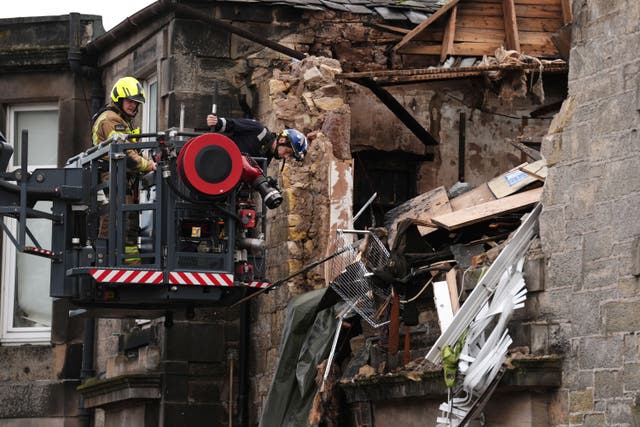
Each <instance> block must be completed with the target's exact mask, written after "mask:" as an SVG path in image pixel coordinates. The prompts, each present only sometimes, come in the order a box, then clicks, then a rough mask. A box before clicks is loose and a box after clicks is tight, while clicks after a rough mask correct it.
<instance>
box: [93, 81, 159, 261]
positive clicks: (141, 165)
mask: <svg viewBox="0 0 640 427" xmlns="http://www.w3.org/2000/svg"><path fill="white" fill-rule="evenodd" d="M144 102H145V95H144V90H143V89H142V85H141V84H140V82H139V81H138V80H137V79H135V78H133V77H122V78H121V79H119V80H118V81H117V82H116V83H115V84H114V85H113V88H112V89H111V102H110V103H109V104H108V105H106V106H105V107H103V108H102V109H101V110H100V111H98V112H97V113H96V114H95V115H94V116H93V118H92V125H91V137H92V140H93V144H94V145H97V144H99V143H101V142H102V141H106V140H108V139H110V138H113V137H119V136H122V139H124V135H127V134H132V133H140V130H139V129H137V128H134V126H133V123H132V122H133V119H134V117H135V116H136V114H137V113H138V107H139V105H140V104H144ZM127 142H130V141H129V140H127ZM126 153H127V157H128V158H127V195H126V198H125V201H126V203H128V204H130V203H138V188H137V187H138V176H139V175H141V174H144V173H147V172H150V171H154V170H156V164H155V162H154V161H153V160H152V159H148V158H145V157H144V156H142V155H141V154H140V152H139V151H138V150H135V149H133V150H127V151H126ZM103 160H104V161H103V172H102V173H101V174H100V179H101V180H102V181H103V182H104V181H108V180H109V172H108V165H109V161H108V159H107V158H105V159H103ZM107 196H108V194H107ZM126 222H127V223H126V234H125V240H126V242H125V245H126V246H125V253H126V254H127V255H128V258H127V259H126V261H125V262H126V263H127V264H140V257H139V256H138V254H139V252H138V246H137V245H138V236H139V234H140V232H139V219H138V215H137V212H129V214H128V215H127V219H126ZM108 227H109V217H108V216H106V215H104V216H102V217H101V218H100V231H99V234H98V237H100V238H103V239H106V238H108V229H109V228H108Z"/></svg>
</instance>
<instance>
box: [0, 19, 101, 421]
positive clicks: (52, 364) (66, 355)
mask: <svg viewBox="0 0 640 427" xmlns="http://www.w3.org/2000/svg"><path fill="white" fill-rule="evenodd" d="M103 31H104V30H103V29H102V23H101V20H100V18H99V17H95V16H85V15H78V14H74V15H73V16H64V17H45V18H15V19H3V20H0V70H1V71H0V131H2V132H3V133H4V134H5V135H6V134H7V129H6V127H7V121H6V119H7V109H8V107H9V106H18V105H29V104H37V103H54V104H56V105H57V108H58V117H59V119H58V129H59V132H58V134H57V135H52V139H51V140H52V143H54V141H57V143H58V164H59V165H63V164H64V162H65V160H66V159H67V158H68V157H70V156H71V155H72V154H75V153H77V152H78V151H80V150H82V149H84V148H85V147H86V146H87V143H88V135H89V131H88V129H89V124H88V122H89V117H90V114H91V113H90V111H89V108H88V107H87V106H88V105H90V103H91V100H90V99H89V95H90V94H91V88H92V85H93V83H92V81H91V79H90V77H89V76H88V75H87V74H83V73H74V72H73V71H72V68H73V66H72V64H71V62H70V61H69V52H70V51H73V50H74V49H77V48H80V47H81V46H82V45H84V44H85V43H86V42H87V41H88V39H89V38H90V37H91V35H92V34H98V33H100V32H103ZM72 33H73V34H77V35H78V36H79V37H78V39H77V40H75V41H70V34H72ZM40 34H46V35H47V37H46V39H42V38H41V37H40V36H39V35H40ZM2 234H4V233H2ZM5 238H6V237H5V236H4V235H2V236H0V239H5ZM42 280H43V281H45V282H46V284H44V286H43V287H48V282H49V278H48V277H43V278H42ZM3 297H6V295H0V300H1V299H2V298H3ZM70 308H71V307H69V305H68V304H66V303H65V302H64V301H54V302H53V309H52V319H51V323H52V325H51V342H50V344H48V345H19V344H15V343H14V344H6V343H3V344H0V360H1V361H2V362H1V363H0V366H1V368H0V424H2V425H11V426H13V425H15V426H18V425H39V426H63V425H65V426H75V425H80V423H81V422H82V419H81V417H80V415H81V414H80V412H79V409H78V408H79V405H80V395H79V394H78V393H77V392H76V390H75V389H76V387H77V386H78V384H79V382H80V367H81V366H80V361H81V354H82V334H83V321H82V320H81V319H71V320H70V319H69V315H68V313H69V309H70Z"/></svg>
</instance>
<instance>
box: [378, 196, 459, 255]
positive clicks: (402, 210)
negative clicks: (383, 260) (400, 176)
mask: <svg viewBox="0 0 640 427" xmlns="http://www.w3.org/2000/svg"><path fill="white" fill-rule="evenodd" d="M451 211H452V210H451V205H450V204H449V197H447V191H446V190H445V189H444V187H443V186H440V187H438V188H434V189H433V190H431V191H427V192H426V193H422V194H421V195H419V196H417V197H414V198H413V199H411V200H408V201H406V202H404V203H403V204H401V205H400V206H398V207H396V208H394V209H392V210H390V211H389V212H387V214H386V215H385V219H384V222H385V225H386V226H387V228H388V229H389V238H388V241H389V247H392V245H393V241H394V239H395V236H396V233H397V229H398V223H399V222H400V221H402V220H403V219H412V220H415V222H416V224H418V231H419V232H420V235H421V236H425V235H427V234H429V233H431V232H432V231H435V230H436V229H437V227H435V226H430V224H431V221H430V220H431V218H432V217H434V216H437V215H443V214H446V213H450V212H451Z"/></svg>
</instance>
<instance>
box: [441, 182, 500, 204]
mask: <svg viewBox="0 0 640 427" xmlns="http://www.w3.org/2000/svg"><path fill="white" fill-rule="evenodd" d="M495 199H496V196H494V195H493V193H492V192H491V190H489V186H488V185H487V183H486V182H485V183H483V184H482V185H479V186H478V187H476V188H474V189H473V190H469V191H467V192H466V193H462V194H461V195H459V196H457V197H454V198H453V199H451V200H449V203H450V204H451V209H452V210H453V211H459V210H460V209H464V208H468V207H471V206H476V205H479V204H480V203H484V202H490V201H491V200H495Z"/></svg>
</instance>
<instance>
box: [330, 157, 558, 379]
mask: <svg viewBox="0 0 640 427" xmlns="http://www.w3.org/2000/svg"><path fill="white" fill-rule="evenodd" d="M545 177H546V164H545V161H544V160H539V161H535V162H532V163H523V164H522V165H519V166H518V167H516V168H514V169H512V170H509V171H507V172H505V173H503V174H502V175H500V176H498V177H496V178H494V179H492V180H490V181H489V182H486V183H484V184H482V185H479V186H476V187H473V186H470V185H468V184H464V183H457V184H456V185H454V186H453V187H452V188H450V189H449V191H447V190H445V188H444V187H438V188H435V189H432V190H430V191H428V192H426V193H423V194H420V195H419V196H417V197H415V198H413V199H411V200H408V201H407V202H405V203H403V204H402V205H400V206H398V207H396V208H394V209H392V210H390V211H389V212H387V214H386V215H385V229H386V230H387V232H388V236H387V242H386V243H387V245H388V248H389V251H390V256H389V262H388V263H387V265H386V267H385V268H384V269H383V270H381V271H376V272H375V276H376V277H375V279H376V280H373V283H377V285H379V286H391V287H392V288H393V289H394V291H395V292H398V294H399V296H400V297H399V302H400V304H401V312H400V317H399V319H395V320H394V318H393V316H391V315H390V313H391V310H390V309H389V308H388V307H386V311H385V313H386V315H387V319H388V320H389V323H388V324H387V325H386V326H384V327H381V328H379V329H376V330H374V329H369V330H367V329H366V328H365V332H364V334H363V336H360V337H357V338H354V339H352V344H353V345H352V348H354V347H357V348H354V350H355V351H354V355H353V357H352V358H351V360H350V361H349V363H348V365H347V366H346V367H345V371H344V373H343V375H342V379H341V382H342V383H343V384H349V383H353V382H354V381H356V382H358V381H372V380H375V379H376V378H377V377H380V376H381V375H382V376H384V375H400V376H403V377H406V378H409V379H410V380H420V379H422V378H423V377H424V378H427V377H429V378H431V377H433V375H434V372H435V371H440V370H441V369H442V368H441V367H440V366H437V365H433V364H432V363H430V362H429V361H427V360H425V359H424V356H425V354H426V353H427V352H428V351H429V349H430V348H431V347H432V346H433V344H434V342H435V341H436V339H437V338H438V337H439V336H440V334H441V333H442V331H443V330H444V329H445V328H446V326H447V325H448V324H449V323H450V322H451V319H452V318H453V315H454V314H455V312H456V311H457V310H458V309H459V308H460V307H461V306H462V304H464V302H465V299H466V298H467V296H468V295H469V294H470V292H471V291H472V290H473V289H474V286H475V285H476V284H477V283H478V281H479V280H480V278H481V277H482V275H483V274H484V273H485V272H486V271H487V268H488V267H489V266H490V265H491V264H492V263H493V262H494V261H495V259H496V257H497V256H498V255H499V254H500V253H501V251H502V250H503V248H504V247H505V245H507V244H508V242H509V241H510V240H509V238H510V236H511V235H512V233H513V232H514V230H516V229H517V228H518V227H519V226H520V224H521V220H522V218H523V216H524V215H526V214H527V213H528V212H529V211H531V210H532V208H533V206H534V205H535V204H537V203H538V202H539V200H540V197H541V193H542V185H543V183H544V179H545ZM386 304H387V305H393V302H389V301H387V302H386ZM363 341H364V342H365V343H366V344H363ZM356 342H357V343H358V344H357V345H356V344H355V343H356ZM398 342H400V343H401V344H400V345H398V344H394V343H398ZM519 351H520V353H522V352H523V351H524V350H522V349H520V350H519ZM524 352H525V353H526V351H524ZM439 378H440V382H442V381H441V378H442V377H441V376H440V377H439Z"/></svg>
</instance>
